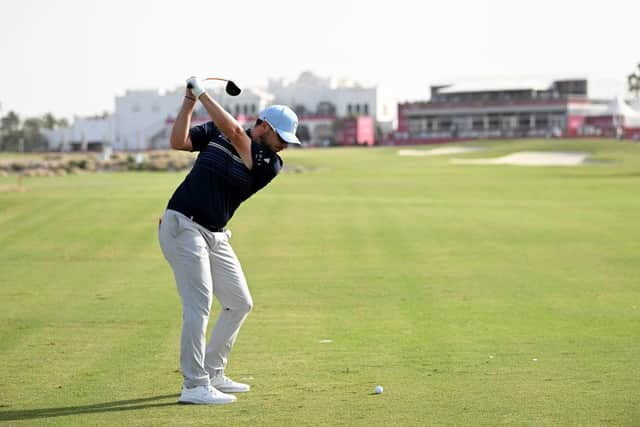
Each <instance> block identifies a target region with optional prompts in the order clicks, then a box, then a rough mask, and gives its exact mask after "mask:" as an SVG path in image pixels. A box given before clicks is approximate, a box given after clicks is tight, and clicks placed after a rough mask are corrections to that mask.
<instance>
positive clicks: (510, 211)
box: [0, 140, 640, 426]
mask: <svg viewBox="0 0 640 427" xmlns="http://www.w3.org/2000/svg"><path fill="white" fill-rule="evenodd" d="M471 145H472V146H474V147H483V148H485V149H484V150H482V151H479V152H474V153H469V154H467V155H465V154H460V153H457V154H455V157H456V158H469V159H471V158H481V157H499V156H502V155H506V154H509V153H513V152H517V151H548V150H552V151H584V152H590V153H593V155H594V157H593V158H594V159H595V160H600V161H605V162H602V163H601V164H593V165H589V166H582V167H541V168H534V167H518V166H501V165H452V164H449V159H450V158H451V157H452V156H453V155H452V156H446V155H444V156H423V157H402V156H398V155H397V151H398V150H399V148H397V147H396V148H394V147H384V148H373V149H356V148H344V149H315V150H313V149H309V150H288V151H287V152H285V153H284V154H283V157H284V159H285V163H287V165H289V166H294V167H290V168H289V170H291V171H293V170H296V168H295V166H301V167H300V168H298V170H304V171H307V172H304V173H294V172H289V173H284V174H282V176H280V177H278V178H276V180H275V181H274V182H273V183H272V184H270V185H269V186H268V187H266V188H265V189H264V190H263V191H261V192H260V193H258V194H256V195H255V196H254V197H253V198H251V199H249V200H248V201H247V202H246V203H245V204H243V205H242V206H241V207H240V209H239V210H238V212H237V213H236V216H235V217H234V219H233V221H232V222H231V224H230V228H231V229H232V231H233V237H232V240H231V241H232V244H233V246H234V248H235V250H236V253H237V254H238V256H239V258H240V260H241V262H242V265H243V268H244V271H245V273H246V276H247V279H248V282H249V287H250V289H251V292H252V295H253V299H254V303H255V307H254V309H253V311H252V313H251V314H250V315H249V317H248V319H247V322H246V323H245V325H244V327H243V329H242V330H241V332H240V335H239V337H238V341H237V343H236V346H235V347H234V350H233V353H232V355H231V359H230V360H231V361H230V364H229V367H228V374H229V375H230V376H231V377H232V378H234V379H236V380H241V381H243V382H244V381H246V382H248V383H250V384H251V385H252V390H251V392H250V393H246V394H238V402H237V403H234V404H231V405H224V406H214V407H211V406H189V405H177V404H176V403H175V402H176V400H177V398H178V395H179V392H180V387H181V381H182V377H181V375H180V372H179V361H178V356H179V354H178V352H179V334H180V327H181V309H180V303H179V298H178V294H177V290H176V287H175V283H174V281H173V276H172V273H171V270H170V268H169V266H168V264H167V263H166V261H165V260H164V259H163V258H162V255H161V252H160V249H159V246H158V243H157V236H156V229H157V224H158V217H159V216H160V215H161V213H162V211H163V209H164V207H165V205H166V202H167V200H168V199H169V197H170V196H171V194H172V192H173V190H174V189H175V187H176V186H177V185H178V184H179V182H180V181H181V180H182V179H183V177H184V175H185V173H186V172H179V173H97V174H87V175H71V176H64V177H41V178H25V179H24V191H22V192H16V191H3V192H0V425H16V426H17V425H29V426H31V425H44V424H47V425H130V426H133V425H154V426H155V425H238V426H240V425H279V426H282V425H295V426H299V425H345V426H352V425H362V426H372V425H399V426H417V425H500V424H502V425H536V426H537V425H638V424H640V405H639V404H638V401H639V397H640V381H639V378H640V362H639V360H640V280H639V278H640V225H638V224H639V222H640V196H639V194H640V193H639V191H640V145H638V144H634V143H630V142H615V141H601V140H584V141H557V140H553V141H549V140H546V141H544V140H531V141H500V142H496V141H487V142H473V144H471ZM413 148H416V147H413ZM428 148H431V147H424V149H428ZM15 182H16V177H15V176H10V177H8V178H0V188H3V187H4V188H9V187H10V186H12V185H14V184H15ZM217 310H218V306H217V305H216V307H215V308H214V310H213V312H214V314H212V320H215V317H216V314H217ZM211 323H213V322H211ZM328 341H330V342H328ZM378 384H379V385H382V386H383V387H384V390H385V391H384V393H383V394H381V395H375V394H373V390H374V387H375V386H376V385H378Z"/></svg>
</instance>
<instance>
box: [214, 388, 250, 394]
mask: <svg viewBox="0 0 640 427" xmlns="http://www.w3.org/2000/svg"><path fill="white" fill-rule="evenodd" d="M216 388H217V389H218V391H221V392H223V393H247V392H249V391H251V389H249V390H235V389H230V388H218V387H216Z"/></svg>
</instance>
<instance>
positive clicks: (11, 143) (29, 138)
mask: <svg viewBox="0 0 640 427" xmlns="http://www.w3.org/2000/svg"><path fill="white" fill-rule="evenodd" d="M68 126H69V122H68V121H67V119H65V118H61V119H58V118H56V117H54V115H53V114H51V113H47V114H44V115H42V116H39V117H27V118H25V119H24V120H22V119H21V118H20V116H19V115H18V114H16V113H15V112H14V111H9V112H8V113H7V114H6V115H5V116H4V117H2V118H0V151H24V152H27V151H43V150H47V149H48V142H47V139H46V138H45V136H44V135H43V133H42V130H43V129H55V128H57V127H68Z"/></svg>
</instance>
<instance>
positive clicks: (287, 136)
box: [276, 130, 302, 145]
mask: <svg viewBox="0 0 640 427" xmlns="http://www.w3.org/2000/svg"><path fill="white" fill-rule="evenodd" d="M276 132H278V135H280V138H282V140H283V141H284V142H286V143H287V144H298V145H301V144H302V143H301V142H300V140H299V139H298V137H297V136H296V134H295V133H291V132H285V131H282V130H276Z"/></svg>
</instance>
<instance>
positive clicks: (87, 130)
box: [42, 114, 114, 151]
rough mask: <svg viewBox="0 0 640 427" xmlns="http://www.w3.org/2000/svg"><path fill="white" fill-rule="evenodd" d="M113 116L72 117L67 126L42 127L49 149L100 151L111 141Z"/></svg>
mask: <svg viewBox="0 0 640 427" xmlns="http://www.w3.org/2000/svg"><path fill="white" fill-rule="evenodd" d="M113 131H114V125H113V116H111V115H106V114H105V115H104V116H92V117H78V116H76V117H74V119H73V123H72V124H71V126H69V127H67V128H55V129H43V130H42V133H43V134H44V136H45V138H47V141H48V142H49V149H51V150H55V151H86V150H89V151H100V150H102V148H103V147H105V146H109V145H111V144H112V143H113Z"/></svg>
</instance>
